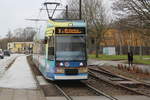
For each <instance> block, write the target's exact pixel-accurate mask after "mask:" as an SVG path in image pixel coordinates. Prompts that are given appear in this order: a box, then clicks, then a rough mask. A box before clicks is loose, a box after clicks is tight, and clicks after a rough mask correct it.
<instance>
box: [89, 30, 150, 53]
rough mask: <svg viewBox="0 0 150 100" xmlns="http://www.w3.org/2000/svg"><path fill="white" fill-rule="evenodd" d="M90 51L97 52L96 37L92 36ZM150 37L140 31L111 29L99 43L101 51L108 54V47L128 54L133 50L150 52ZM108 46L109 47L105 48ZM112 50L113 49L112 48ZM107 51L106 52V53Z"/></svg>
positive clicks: (135, 51)
mask: <svg viewBox="0 0 150 100" xmlns="http://www.w3.org/2000/svg"><path fill="white" fill-rule="evenodd" d="M90 40H91V41H90V42H89V43H90V48H89V53H95V45H94V44H95V37H94V36H91V39H90ZM149 41H150V39H149V37H146V36H144V35H142V34H141V33H140V32H138V31H133V30H130V31H129V30H126V31H119V30H117V29H109V30H108V31H107V32H105V33H104V35H103V38H102V39H101V41H100V44H99V49H100V50H99V53H100V54H106V52H105V51H108V50H109V49H108V48H115V51H116V54H127V53H128V50H132V51H133V52H134V54H139V53H140V52H142V54H144V55H147V54H150V42H149ZM105 48H107V49H105ZM110 51H112V50H110ZM104 52H105V53H104Z"/></svg>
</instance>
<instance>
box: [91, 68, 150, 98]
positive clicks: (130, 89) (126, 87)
mask: <svg viewBox="0 0 150 100" xmlns="http://www.w3.org/2000/svg"><path fill="white" fill-rule="evenodd" d="M99 73H100V74H101V71H100V72H99ZM89 74H90V75H91V76H93V77H95V78H98V79H100V80H103V81H105V82H108V83H110V84H112V85H118V86H120V87H122V88H124V89H127V90H129V91H132V92H135V93H137V94H139V95H145V96H147V97H150V95H148V94H146V93H143V92H140V91H137V90H135V89H132V88H130V87H128V86H124V85H122V84H119V83H114V82H112V81H108V80H105V79H102V78H100V77H98V76H96V75H95V74H94V72H92V71H90V70H89ZM109 74H110V73H109ZM112 75H113V74H112ZM114 76H117V75H114ZM119 78H121V77H119ZM123 79H124V78H123ZM130 81H132V80H130ZM141 85H142V84H141Z"/></svg>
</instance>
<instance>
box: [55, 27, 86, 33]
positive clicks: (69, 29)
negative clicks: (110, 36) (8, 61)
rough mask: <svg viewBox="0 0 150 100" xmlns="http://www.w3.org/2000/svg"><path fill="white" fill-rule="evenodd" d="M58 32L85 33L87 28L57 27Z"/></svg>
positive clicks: (56, 31)
mask: <svg viewBox="0 0 150 100" xmlns="http://www.w3.org/2000/svg"><path fill="white" fill-rule="evenodd" d="M55 33H56V34H85V28H82V27H56V29H55Z"/></svg>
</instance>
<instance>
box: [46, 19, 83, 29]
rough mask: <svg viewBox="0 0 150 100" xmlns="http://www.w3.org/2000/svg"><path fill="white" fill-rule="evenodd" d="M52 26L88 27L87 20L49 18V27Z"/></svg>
mask: <svg viewBox="0 0 150 100" xmlns="http://www.w3.org/2000/svg"><path fill="white" fill-rule="evenodd" d="M51 27H86V22H85V20H60V19H54V20H48V25H47V28H51Z"/></svg>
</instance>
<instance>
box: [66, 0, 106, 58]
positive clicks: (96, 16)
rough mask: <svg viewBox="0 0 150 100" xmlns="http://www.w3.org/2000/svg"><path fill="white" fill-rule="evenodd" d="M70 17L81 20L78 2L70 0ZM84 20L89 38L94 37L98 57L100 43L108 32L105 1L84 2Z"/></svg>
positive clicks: (87, 0)
mask: <svg viewBox="0 0 150 100" xmlns="http://www.w3.org/2000/svg"><path fill="white" fill-rule="evenodd" d="M68 4H69V10H71V11H75V12H69V13H68V14H69V15H68V17H69V18H73V19H77V18H79V12H78V9H79V6H78V5H79V4H78V2H77V1H76V0H69V3H68ZM82 18H83V19H84V20H86V21H87V26H88V28H87V29H88V37H89V39H90V37H94V44H95V51H96V57H98V54H99V46H100V42H101V41H102V39H103V36H104V33H105V32H106V31H107V30H108V28H109V27H108V26H109V20H108V18H107V14H106V8H105V6H104V4H103V0H82Z"/></svg>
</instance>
